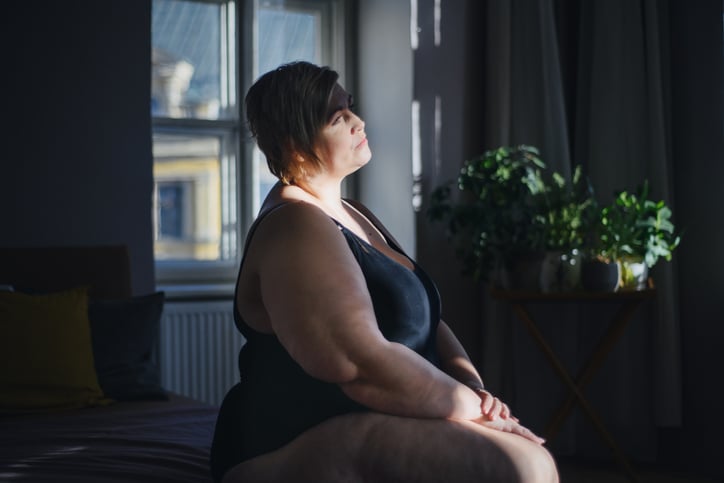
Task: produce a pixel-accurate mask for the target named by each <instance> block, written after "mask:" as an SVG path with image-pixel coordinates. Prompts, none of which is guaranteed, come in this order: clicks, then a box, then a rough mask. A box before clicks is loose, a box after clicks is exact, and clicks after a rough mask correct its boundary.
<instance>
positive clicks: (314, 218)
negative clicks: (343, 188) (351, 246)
mask: <svg viewBox="0 0 724 483" xmlns="http://www.w3.org/2000/svg"><path fill="white" fill-rule="evenodd" d="M255 238H257V239H258V241H259V243H258V244H259V245H263V246H269V245H270V244H276V243H282V244H285V245H289V244H291V245H289V246H288V247H287V248H288V249H290V250H292V251H294V250H296V249H297V248H301V247H303V246H304V244H305V243H315V244H322V245H325V244H328V243H333V244H335V242H337V241H339V239H340V235H339V229H338V227H337V225H336V224H335V223H334V221H333V220H332V219H331V218H330V217H329V216H328V215H327V214H326V213H325V212H324V211H322V210H321V209H320V208H319V207H317V206H315V205H313V204H311V203H307V202H305V201H301V200H294V201H288V202H284V203H281V204H279V205H277V206H274V207H272V208H271V209H270V210H269V211H268V213H267V214H266V216H265V218H264V220H263V221H262V223H260V225H259V227H258V228H257V234H256V235H255Z"/></svg>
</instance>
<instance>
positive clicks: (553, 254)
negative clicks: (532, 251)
mask: <svg viewBox="0 0 724 483" xmlns="http://www.w3.org/2000/svg"><path fill="white" fill-rule="evenodd" d="M539 284H540V290H541V291H542V292H570V291H573V290H576V289H577V288H579V287H580V284H581V255H580V253H579V252H578V250H576V249H573V250H571V251H568V252H563V251H548V252H546V254H545V256H544V257H543V261H542V262H541V269H540V278H539Z"/></svg>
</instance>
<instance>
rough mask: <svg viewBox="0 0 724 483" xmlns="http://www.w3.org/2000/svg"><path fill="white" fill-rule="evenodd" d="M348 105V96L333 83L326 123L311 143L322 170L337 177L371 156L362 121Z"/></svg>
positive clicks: (349, 102) (351, 171)
mask: <svg viewBox="0 0 724 483" xmlns="http://www.w3.org/2000/svg"><path fill="white" fill-rule="evenodd" d="M351 108H352V96H351V95H349V93H347V91H345V90H344V89H343V88H342V87H341V86H340V85H339V84H337V85H336V86H335V87H334V89H333V91H332V95H331V96H330V102H329V106H328V108H327V123H326V124H325V125H324V127H323V128H322V129H321V131H320V132H319V135H318V138H317V142H316V143H315V144H316V148H317V153H318V155H319V158H320V159H321V160H322V163H323V164H324V169H325V171H326V172H328V173H329V174H332V175H336V176H341V177H343V176H346V175H348V174H350V173H353V172H355V171H356V170H358V169H359V168H361V167H362V166H364V165H365V164H367V162H368V161H369V160H370V158H371V157H372V152H371V151H370V148H369V146H368V145H367V135H366V134H365V132H364V127H365V123H364V121H362V119H360V118H359V117H357V115H356V114H355V113H353V112H352V110H351Z"/></svg>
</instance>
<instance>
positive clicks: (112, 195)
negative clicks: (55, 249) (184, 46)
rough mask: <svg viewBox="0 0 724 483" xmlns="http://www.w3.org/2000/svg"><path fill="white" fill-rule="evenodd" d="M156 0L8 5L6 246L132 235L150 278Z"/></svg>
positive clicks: (147, 280) (135, 259) (112, 240)
mask: <svg viewBox="0 0 724 483" xmlns="http://www.w3.org/2000/svg"><path fill="white" fill-rule="evenodd" d="M150 14H151V10H150V0H143V1H138V2H98V1H94V0H84V1H73V2H47V3H43V4H42V5H39V4H37V3H35V2H12V3H10V4H7V5H5V6H4V7H3V15H2V20H1V21H2V27H1V28H0V31H2V33H1V34H0V35H2V37H1V38H0V44H1V45H2V50H3V55H2V58H3V64H4V65H3V75H2V77H3V82H4V83H7V84H4V89H3V90H2V92H3V94H4V99H3V108H2V113H3V117H4V119H5V121H6V124H7V122H8V121H9V122H10V126H7V125H6V127H4V128H3V130H2V136H3V139H2V146H3V151H4V153H3V157H2V161H0V163H2V164H1V168H0V169H1V171H0V206H3V207H4V209H3V215H2V226H1V227H0V244H2V245H74V244H119V243H121V244H126V245H128V247H129V249H130V256H131V269H132V284H133V288H134V291H135V292H136V293H147V292H149V291H151V290H153V288H154V278H153V277H154V272H153V246H152V239H151V236H150V234H151V192H152V187H153V178H152V159H151V128H150V116H149V105H150V90H149V79H150V52H151V49H150V42H151V39H150Z"/></svg>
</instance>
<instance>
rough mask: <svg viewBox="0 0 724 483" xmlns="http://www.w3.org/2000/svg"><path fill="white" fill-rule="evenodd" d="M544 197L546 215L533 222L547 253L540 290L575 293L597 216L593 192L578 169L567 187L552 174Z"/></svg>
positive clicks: (561, 178) (579, 168)
mask: <svg viewBox="0 0 724 483" xmlns="http://www.w3.org/2000/svg"><path fill="white" fill-rule="evenodd" d="M544 197H545V204H546V211H545V212H544V213H543V214H541V215H539V216H538V217H537V218H536V222H537V223H539V224H540V225H541V226H542V229H543V241H544V246H545V249H546V255H545V257H544V259H543V263H542V266H541V273H540V288H541V290H542V291H544V292H550V291H571V290H575V289H577V288H578V287H579V285H580V277H581V250H582V248H583V245H584V242H585V239H586V235H587V234H588V232H589V231H590V228H591V226H592V224H593V222H594V221H595V220H596V216H597V207H596V202H595V199H594V197H593V188H592V187H591V184H590V183H589V182H588V179H587V178H586V177H584V176H583V172H582V169H581V166H580V165H578V166H576V168H575V169H574V172H573V178H572V180H571V183H570V185H569V184H568V183H567V182H566V180H565V178H563V176H561V175H560V174H559V173H553V175H552V179H551V183H549V184H548V186H547V187H546V190H545V196H544Z"/></svg>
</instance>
